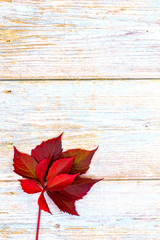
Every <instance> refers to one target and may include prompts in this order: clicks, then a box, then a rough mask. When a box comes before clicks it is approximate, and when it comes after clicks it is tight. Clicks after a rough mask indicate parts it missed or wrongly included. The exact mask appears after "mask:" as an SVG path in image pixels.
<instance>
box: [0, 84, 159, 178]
mask: <svg viewBox="0 0 160 240" xmlns="http://www.w3.org/2000/svg"><path fill="white" fill-rule="evenodd" d="M159 92H160V81H152V80H151V81H149V80H148V81H138V80H137V81H118V82H116V81H100V82H99V81H77V82H76V81H74V82H73V81H70V82H69V81H67V82H66V81H63V82H61V81H44V82H41V81H40V82H0V103H1V119H0V121H1V124H0V144H1V164H2V166H3V168H0V179H1V180H4V179H5V180H8V179H13V180H15V179H16V177H15V175H13V173H12V164H11V161H12V157H13V145H15V146H16V147H17V148H18V149H19V150H20V151H24V152H27V153H30V150H31V149H32V148H34V147H35V146H36V145H37V144H39V143H40V142H41V141H43V140H44V139H48V138H51V137H53V136H57V135H58V134H60V133H61V132H63V131H64V136H63V148H64V149H65V150H66V149H69V148H75V147H81V148H87V149H94V148H95V147H96V146H98V145H99V149H98V151H97V152H96V154H95V157H94V161H93V164H92V167H91V171H89V173H88V174H91V175H97V176H102V177H105V178H111V179H114V178H118V179H119V178H122V179H123V178H126V179H127V178H130V179H132V178H133V179H135V178H160V171H159V155H160V133H159V130H160V124H159V119H160V104H159V103H160V94H159Z"/></svg>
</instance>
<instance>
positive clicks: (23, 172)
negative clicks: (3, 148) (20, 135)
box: [13, 147, 38, 179]
mask: <svg viewBox="0 0 160 240" xmlns="http://www.w3.org/2000/svg"><path fill="white" fill-rule="evenodd" d="M37 164H38V163H37V162H36V160H35V159H34V158H33V157H31V156H30V155H28V154H25V153H21V152H19V151H18V150H17V149H16V148H15V147H14V158H13V166H14V172H15V173H17V174H19V175H20V176H22V177H25V178H33V179H37V177H36V166H37Z"/></svg>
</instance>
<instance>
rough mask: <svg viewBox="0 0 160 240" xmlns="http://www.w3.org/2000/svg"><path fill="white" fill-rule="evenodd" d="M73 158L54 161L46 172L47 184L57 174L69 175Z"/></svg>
mask: <svg viewBox="0 0 160 240" xmlns="http://www.w3.org/2000/svg"><path fill="white" fill-rule="evenodd" d="M74 158H75V156H74V157H71V158H63V159H59V160H57V161H55V162H54V163H53V164H52V166H51V167H50V169H49V171H48V176H47V182H50V180H51V179H52V178H53V177H55V176H56V175H58V174H62V173H69V171H70V169H71V167H72V163H73V160H74Z"/></svg>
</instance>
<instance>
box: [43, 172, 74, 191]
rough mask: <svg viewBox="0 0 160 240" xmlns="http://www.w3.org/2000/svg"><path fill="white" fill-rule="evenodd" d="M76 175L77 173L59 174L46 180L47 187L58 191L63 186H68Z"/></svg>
mask: <svg viewBox="0 0 160 240" xmlns="http://www.w3.org/2000/svg"><path fill="white" fill-rule="evenodd" d="M77 176H78V174H74V175H69V174H59V175H56V176H55V177H54V178H52V179H51V180H50V182H47V189H49V190H50V191H59V190H62V189H63V188H66V187H68V186H69V185H70V184H72V182H73V180H74V179H75V178H76V177H77Z"/></svg>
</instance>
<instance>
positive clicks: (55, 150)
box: [31, 133, 63, 162]
mask: <svg viewBox="0 0 160 240" xmlns="http://www.w3.org/2000/svg"><path fill="white" fill-rule="evenodd" d="M62 134H63V133H62ZM62 134H60V135H59V136H58V137H56V138H51V139H49V140H47V141H43V142H42V143H41V144H40V145H37V146H36V147H35V148H34V149H32V151H31V155H32V157H34V158H35V159H36V160H37V162H40V161H42V160H43V159H44V158H53V160H55V159H58V158H59V156H60V154H61V152H62V142H61V137H62Z"/></svg>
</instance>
